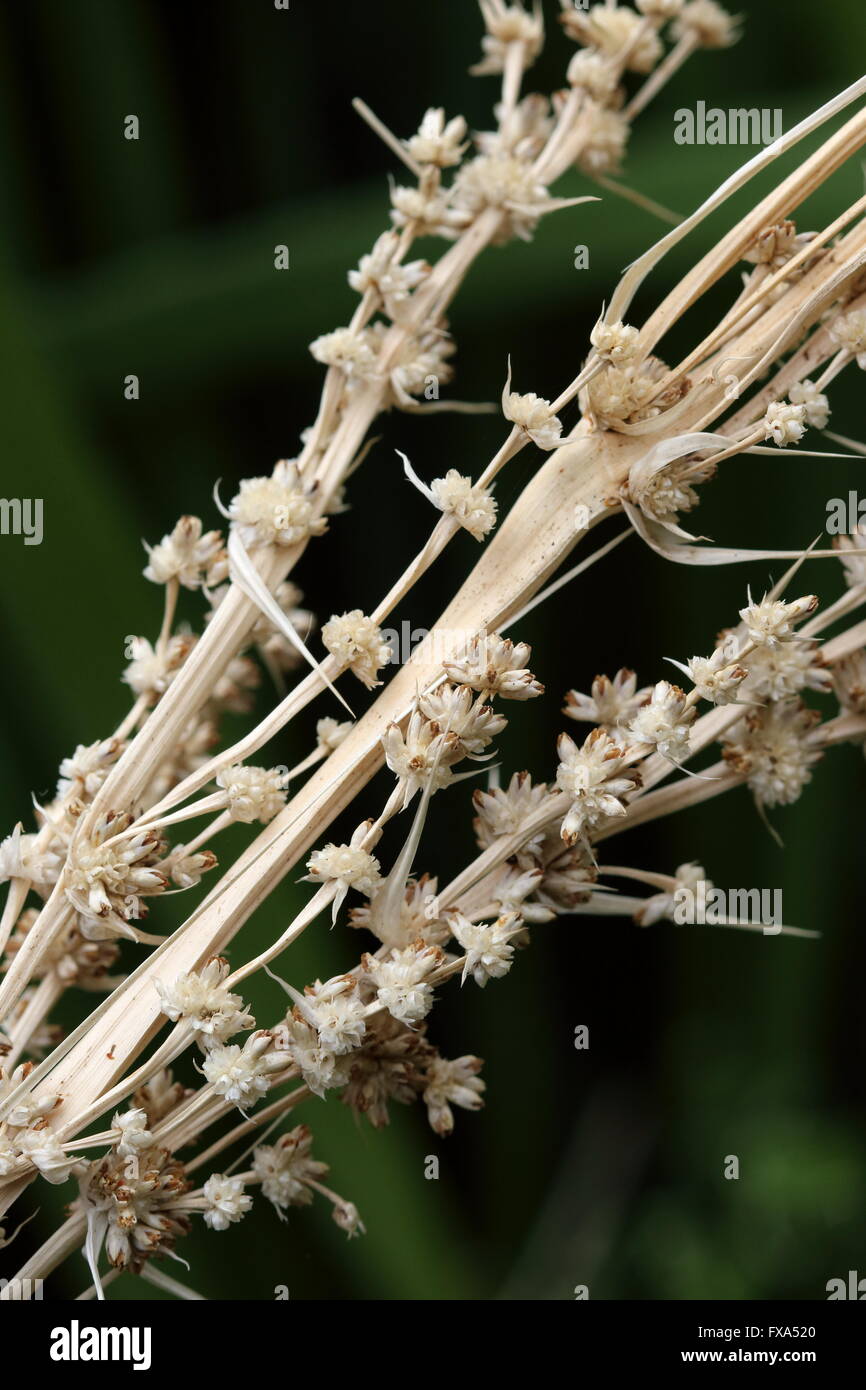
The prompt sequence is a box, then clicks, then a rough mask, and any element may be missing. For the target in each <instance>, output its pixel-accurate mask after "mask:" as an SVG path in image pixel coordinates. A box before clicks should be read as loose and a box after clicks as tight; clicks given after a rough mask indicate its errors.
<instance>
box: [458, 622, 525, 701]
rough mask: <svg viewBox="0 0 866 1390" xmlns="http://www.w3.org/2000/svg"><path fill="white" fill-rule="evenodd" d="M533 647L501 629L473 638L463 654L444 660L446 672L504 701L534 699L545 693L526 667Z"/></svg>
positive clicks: (473, 688)
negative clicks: (504, 635) (501, 633)
mask: <svg viewBox="0 0 866 1390" xmlns="http://www.w3.org/2000/svg"><path fill="white" fill-rule="evenodd" d="M531 654H532V648H531V647H530V646H529V645H528V643H526V642H518V643H517V644H516V645H515V643H514V642H512V641H511V640H510V638H507V637H500V636H499V633H498V632H492V633H486V634H484V635H483V636H478V637H473V639H472V641H471V642H470V643H469V645H468V646H467V648H466V649H465V651H464V653H463V655H462V656H460V657H458V658H456V659H455V660H452V661H445V662H443V665H444V667H445V673H446V675H447V676H448V678H449V679H450V680H452V681H454V683H455V684H456V685H468V686H470V687H471V689H472V690H478V691H480V692H482V693H484V694H486V695H499V696H501V698H502V699H503V700H532V699H534V698H535V696H536V695H543V694H544V686H543V685H542V684H541V683H540V682H539V681H537V680H536V679H535V677H534V676H533V674H532V672H531V671H530V670H529V669H528V667H527V664H526V663H527V662H528V661H529V658H530V656H531Z"/></svg>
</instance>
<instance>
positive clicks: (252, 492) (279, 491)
mask: <svg viewBox="0 0 866 1390" xmlns="http://www.w3.org/2000/svg"><path fill="white" fill-rule="evenodd" d="M315 501H316V499H315V492H314V489H311V488H309V487H307V486H306V485H305V484H304V483H303V481H302V480H301V476H300V474H299V472H298V468H297V464H296V463H295V461H294V459H280V461H279V462H278V463H277V465H276V467H275V468H274V471H273V473H272V475H271V476H270V477H269V478H244V480H243V481H242V483H241V485H240V489H239V491H238V492H237V494H236V495H235V496H234V497H233V498H232V500H231V502H230V503H229V508H228V515H229V516H230V518H231V520H232V523H233V525H234V526H236V527H237V529H238V532H239V534H240V538H241V540H242V541H243V543H244V545H245V546H247V547H250V546H256V545H281V546H286V545H297V544H298V543H299V542H300V541H304V540H306V539H307V538H308V537H310V536H320V535H321V534H322V532H323V531H325V530H326V529H327V525H328V523H327V521H326V520H325V518H324V517H317V516H316V509H315Z"/></svg>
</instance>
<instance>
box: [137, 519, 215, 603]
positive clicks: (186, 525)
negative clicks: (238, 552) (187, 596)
mask: <svg viewBox="0 0 866 1390" xmlns="http://www.w3.org/2000/svg"><path fill="white" fill-rule="evenodd" d="M144 548H145V550H146V551H147V556H148V563H147V567H146V569H145V570H144V577H145V579H149V580H151V581H152V583H154V584H168V583H170V582H171V581H172V580H177V582H178V583H179V584H181V585H182V586H183V588H185V589H200V588H201V587H202V586H203V585H205V584H210V583H212V582H213V575H214V573H215V572H216V566H217V565H218V564H220V563H221V562H224V560H225V552H224V549H223V538H222V534H221V533H220V532H219V531H208V532H206V533H203V532H202V523H201V520H200V519H199V517H197V516H182V517H181V518H180V521H179V522H178V523H177V525H176V526H175V528H174V530H173V531H171V532H169V534H168V535H167V536H163V538H162V540H161V541H160V542H159V544H158V545H154V546H150V545H148V544H147V542H146V541H145V545H144Z"/></svg>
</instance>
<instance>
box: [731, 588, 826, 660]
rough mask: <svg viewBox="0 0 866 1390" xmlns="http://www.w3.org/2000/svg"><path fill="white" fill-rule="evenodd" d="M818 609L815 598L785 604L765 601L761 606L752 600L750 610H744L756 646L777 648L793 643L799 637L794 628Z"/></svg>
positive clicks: (744, 621)
mask: <svg viewBox="0 0 866 1390" xmlns="http://www.w3.org/2000/svg"><path fill="white" fill-rule="evenodd" d="M817 607H818V599H817V597H816V596H815V594H806V595H804V597H803V598H798V599H794V600H793V602H791V603H784V602H782V600H781V599H772V598H769V597H765V598H762V599H761V601H760V602H759V603H755V602H754V601H753V600H752V596H751V594H749V603H748V606H747V607H746V608H741V609H740V617H741V618H742V620H743V623H744V625H745V628H746V631H747V633H748V634H749V639H750V641H752V642H754V643H755V645H756V646H768V647H775V646H777V645H778V644H779V643H780V642H790V641H792V640H794V639H795V638H796V636H797V634H796V632H795V631H794V625H795V624H796V623H799V622H802V620H803V619H804V618H806V617H808V616H809V614H810V613H814V611H815V609H816V608H817Z"/></svg>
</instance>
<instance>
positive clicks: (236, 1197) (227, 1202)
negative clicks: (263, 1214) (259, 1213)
mask: <svg viewBox="0 0 866 1390" xmlns="http://www.w3.org/2000/svg"><path fill="white" fill-rule="evenodd" d="M201 1191H202V1199H203V1201H204V1204H205V1211H204V1224H205V1225H206V1226H208V1227H209V1228H210V1230H212V1231H227V1230H228V1228H229V1226H232V1225H234V1223H235V1222H237V1221H240V1220H242V1218H243V1217H244V1216H246V1214H247V1212H248V1211H250V1209H251V1208H252V1205H253V1199H252V1197H250V1196H249V1194H248V1193H247V1192H245V1191H244V1181H243V1178H228V1177H226V1176H225V1174H224V1173H211V1175H210V1177H209V1178H208V1180H207V1182H206V1183H205V1184H204V1186H203V1187H202V1190H201Z"/></svg>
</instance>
